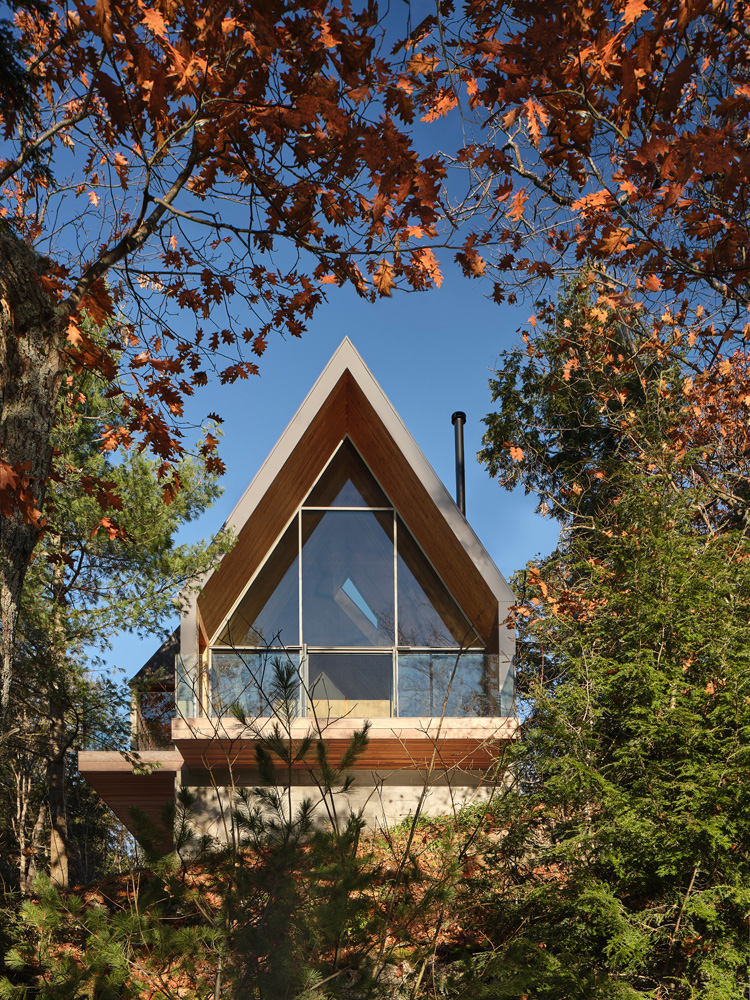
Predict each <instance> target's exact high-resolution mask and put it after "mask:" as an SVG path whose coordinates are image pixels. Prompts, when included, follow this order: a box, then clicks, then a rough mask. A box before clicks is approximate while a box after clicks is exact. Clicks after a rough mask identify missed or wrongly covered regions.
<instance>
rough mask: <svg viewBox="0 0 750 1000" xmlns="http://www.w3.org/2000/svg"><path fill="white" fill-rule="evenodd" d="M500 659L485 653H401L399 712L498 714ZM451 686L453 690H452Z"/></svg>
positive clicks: (463, 715) (455, 715)
mask: <svg viewBox="0 0 750 1000" xmlns="http://www.w3.org/2000/svg"><path fill="white" fill-rule="evenodd" d="M498 676H499V674H498V662H497V657H496V656H488V655H486V654H485V653H477V652H464V653H399V654H398V714H399V715H400V716H412V717H413V716H418V717H420V718H426V717H430V718H436V717H437V716H440V715H442V714H443V704H444V702H445V697H446V694H447V695H448V702H447V704H446V706H445V715H446V716H448V717H451V718H466V717H467V716H476V715H478V716H496V715H498V714H499V709H498ZM449 686H450V691H449Z"/></svg>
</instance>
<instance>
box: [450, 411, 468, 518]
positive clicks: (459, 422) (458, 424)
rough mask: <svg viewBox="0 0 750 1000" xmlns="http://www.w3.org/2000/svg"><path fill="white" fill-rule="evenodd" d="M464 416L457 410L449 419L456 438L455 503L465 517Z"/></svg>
mask: <svg viewBox="0 0 750 1000" xmlns="http://www.w3.org/2000/svg"><path fill="white" fill-rule="evenodd" d="M465 422H466V414H465V413H463V412H462V411H461V410H457V411H456V412H455V413H454V414H453V416H452V417H451V423H452V424H453V426H454V428H455V437H456V503H457V504H458V509H459V510H460V511H461V513H462V514H463V516H464V517H466V482H465V478H464V423H465Z"/></svg>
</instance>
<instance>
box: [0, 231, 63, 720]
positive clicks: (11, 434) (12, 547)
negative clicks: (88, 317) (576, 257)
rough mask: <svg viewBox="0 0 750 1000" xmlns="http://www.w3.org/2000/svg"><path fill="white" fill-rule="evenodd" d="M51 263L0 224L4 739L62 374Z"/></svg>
mask: <svg viewBox="0 0 750 1000" xmlns="http://www.w3.org/2000/svg"><path fill="white" fill-rule="evenodd" d="M46 265H47V262H46V261H45V260H44V258H42V257H40V256H39V254H37V253H36V252H35V251H34V250H33V249H32V248H31V247H30V246H28V245H27V244H26V243H24V242H23V240H21V239H19V237H18V236H17V235H16V234H15V233H14V232H13V231H12V229H11V228H10V226H9V225H8V224H7V223H5V222H2V221H0V461H2V462H3V463H7V465H4V466H0V473H2V474H3V480H4V481H3V482H0V492H2V494H3V500H4V510H3V514H4V516H2V517H0V559H1V560H2V565H1V567H0V573H1V575H0V610H1V611H2V670H1V673H0V726H1V729H2V733H5V734H7V732H8V730H9V729H10V728H11V724H10V720H9V719H8V705H9V700H10V686H11V680H12V677H13V650H14V646H15V635H16V624H17V621H18V610H19V606H20V602H21V589H22V587H23V581H24V577H25V575H26V568H27V566H28V564H29V560H30V558H31V554H32V552H33V551H34V546H35V545H36V542H37V539H38V537H39V529H38V526H37V524H36V523H35V520H34V515H33V510H34V507H35V508H36V509H37V510H41V509H42V507H43V504H44V495H45V489H46V484H47V479H48V476H49V473H50V469H51V467H52V444H51V441H50V431H51V429H52V424H53V421H54V417H55V405H56V402H57V394H58V391H59V388H60V381H61V378H62V374H63V369H64V354H63V350H62V346H63V343H64V338H63V334H62V323H63V318H62V315H61V313H60V312H58V311H57V310H56V309H55V305H54V302H53V301H52V299H51V298H50V296H49V295H48V294H47V292H46V291H45V289H44V287H43V285H42V282H41V281H40V278H41V276H42V275H43V274H44V271H45V269H46ZM22 491H24V492H25V495H24V496H20V494H21V492H22ZM31 498H33V504H32V503H31Z"/></svg>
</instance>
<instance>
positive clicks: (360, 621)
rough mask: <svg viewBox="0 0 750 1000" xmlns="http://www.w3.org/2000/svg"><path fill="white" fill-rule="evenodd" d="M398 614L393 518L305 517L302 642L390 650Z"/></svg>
mask: <svg viewBox="0 0 750 1000" xmlns="http://www.w3.org/2000/svg"><path fill="white" fill-rule="evenodd" d="M393 608H394V597H393V516H392V514H391V513H390V512H382V513H380V512H378V513H376V512H374V511H341V510H340V511H327V512H325V513H323V512H320V513H317V512H313V511H305V512H303V514H302V635H303V641H304V642H305V643H306V644H307V645H308V646H390V645H392V644H393Z"/></svg>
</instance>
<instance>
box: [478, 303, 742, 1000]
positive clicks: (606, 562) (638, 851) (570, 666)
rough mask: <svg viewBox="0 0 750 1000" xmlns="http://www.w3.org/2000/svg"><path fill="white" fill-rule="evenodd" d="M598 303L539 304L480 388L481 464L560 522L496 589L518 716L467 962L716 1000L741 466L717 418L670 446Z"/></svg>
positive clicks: (734, 749) (591, 985) (506, 973)
mask: <svg viewBox="0 0 750 1000" xmlns="http://www.w3.org/2000/svg"><path fill="white" fill-rule="evenodd" d="M591 311H593V313H594V314H595V315H594V317H591V316H590V315H589V313H590V312H591ZM597 312H598V309H597V307H596V306H591V305H588V306H587V307H586V308H582V304H581V299H580V296H579V297H578V298H577V299H576V300H574V308H571V305H570V302H568V303H563V304H561V305H560V306H559V307H558V308H557V309H556V310H555V311H553V312H552V316H553V318H555V319H556V320H561V321H562V322H561V323H560V327H561V329H560V328H555V327H552V329H547V328H540V329H539V330H538V331H537V332H536V334H535V335H534V336H530V338H529V343H528V345H527V353H526V357H525V362H526V367H525V368H521V367H520V365H519V364H517V366H516V369H515V371H513V370H512V369H511V368H509V367H506V368H505V370H504V371H503V372H502V373H499V377H498V379H497V380H496V381H495V383H494V392H495V394H496V398H497V400H498V401H500V402H501V403H502V404H503V409H502V411H501V414H502V416H499V417H498V419H497V420H495V419H494V417H490V418H489V421H488V427H489V432H488V442H487V444H488V446H487V450H486V453H485V457H486V458H487V459H488V460H490V461H492V462H494V463H495V467H496V468H498V469H502V468H505V469H508V468H509V467H511V463H512V462H513V461H514V459H513V457H512V454H513V453H512V450H511V451H510V452H509V451H508V444H509V442H513V444H511V445H510V447H511V449H513V448H514V447H519V448H520V447H521V444H523V445H524V446H525V447H526V448H527V449H528V454H527V452H524V454H523V455H522V456H518V455H517V456H516V467H513V475H512V477H511V478H514V479H515V480H520V481H521V482H522V483H525V484H526V485H527V486H528V487H529V488H530V489H532V490H533V491H535V492H537V495H539V497H540V500H542V501H548V502H549V509H550V512H551V513H553V514H554V515H555V516H557V517H559V519H560V520H561V522H562V524H563V526H564V527H563V536H562V538H561V543H560V545H559V547H558V549H557V551H556V552H555V553H553V554H552V555H551V556H550V557H549V558H547V559H545V560H542V561H540V562H538V563H537V564H534V565H531V566H530V567H529V568H528V569H527V571H526V572H525V573H523V574H520V575H519V579H518V581H517V583H518V585H519V606H518V607H517V609H516V620H517V623H518V626H519V629H520V634H521V639H522V644H521V648H522V651H523V663H522V672H521V678H520V680H521V685H522V687H521V693H522V695H523V697H524V699H525V703H526V718H525V720H524V724H523V730H522V738H521V740H520V742H519V743H518V744H517V746H516V748H515V749H514V751H513V752H512V755H513V756H514V764H515V767H516V768H517V780H518V783H517V788H516V790H515V793H514V794H510V795H508V796H507V797H506V798H505V799H504V800H503V808H504V810H505V820H506V823H507V836H506V839H505V841H504V842H503V846H502V851H501V854H502V880H501V882H500V884H501V886H502V889H501V891H502V898H500V899H499V900H498V901H497V904H496V908H495V910H494V916H495V919H496V921H497V926H496V927H495V928H493V935H495V936H494V937H493V943H494V944H495V945H496V947H497V951H496V953H495V955H494V956H493V958H492V960H491V961H490V962H489V965H488V967H487V969H485V972H484V975H485V976H489V977H490V980H491V982H492V984H493V989H495V993H494V994H493V995H501V996H518V995H520V994H528V995H533V996H537V997H540V998H542V997H550V998H552V997H559V996H567V995H571V994H573V993H575V995H576V996H580V997H586V998H604V997H639V996H643V997H645V996H659V997H662V998H670V1000H678V998H679V1000H682V998H688V997H697V996H701V997H711V998H715V1000H719V998H722V1000H724V998H727V1000H728V998H730V997H732V998H734V997H736V996H738V992H737V990H738V983H739V982H740V981H744V979H743V977H746V974H747V949H746V943H747V928H746V923H747V918H748V912H750V893H749V892H748V889H747V886H748V876H749V875H750V868H749V865H748V856H749V855H748V846H750V821H749V820H748V816H750V811H749V807H750V790H749V789H748V785H747V781H746V780H745V775H746V773H747V767H748V763H749V762H750V681H749V680H748V678H749V677H750V674H749V673H748V664H747V650H748V643H749V641H750V635H748V620H749V619H750V615H749V613H748V612H749V611H750V608H749V607H748V602H749V601H750V573H749V572H748V566H749V565H750V541H749V539H748V524H747V518H746V516H744V512H743V511H740V512H739V513H742V514H743V516H739V513H738V511H737V508H736V507H735V506H734V500H733V496H734V483H735V481H736V480H737V479H738V478H739V477H741V476H745V477H746V475H747V469H746V461H747V460H746V457H745V456H743V455H741V454H740V455H738V454H737V453H733V454H732V457H731V460H730V457H729V455H728V454H727V449H726V448H725V442H724V439H723V436H722V433H721V427H718V425H717V424H716V423H710V422H706V421H698V422H697V423H696V424H695V435H694V436H691V433H690V431H691V426H692V425H691V421H690V419H689V417H688V413H690V412H692V405H691V403H690V400H689V398H683V403H682V406H681V407H680V408H679V409H675V394H674V393H673V392H672V391H671V388H670V378H671V377H673V375H674V363H673V361H671V360H669V359H667V360H666V365H665V359H664V355H662V357H661V359H659V358H658V357H657V358H653V357H651V358H650V357H649V354H648V353H646V354H645V355H643V354H641V353H640V352H639V350H638V347H637V345H636V346H635V349H634V350H633V351H632V353H628V352H624V351H622V352H620V351H618V350H617V349H615V350H613V349H612V342H613V339H614V340H615V342H616V343H617V341H618V338H617V328H616V327H613V326H609V327H608V328H607V332H606V334H605V333H603V332H602V331H596V322H597V317H596V314H597ZM565 319H567V320H568V323H569V325H568V326H565V325H564V322H565ZM632 346H633V345H631V347H632ZM621 354H622V356H620V355H621ZM571 358H574V359H577V361H578V363H577V364H576V365H573V364H570V360H571ZM649 361H650V364H649ZM566 368H567V372H568V375H569V377H568V378H566V377H565V374H564V372H565V370H566ZM677 374H678V375H679V371H678V372H677ZM516 379H518V381H516ZM680 384H681V379H680ZM519 391H521V392H522V393H524V394H525V396H524V399H525V409H523V410H522V411H521V412H520V413H519V414H518V417H517V418H516V421H515V426H513V423H514V421H513V417H512V415H511V414H512V406H513V404H514V401H515V400H517V398H518V395H519ZM623 397H624V398H623ZM709 428H710V429H711V430H712V435H711V436H709V435H708V433H707V429H709ZM675 429H676V431H677V432H679V433H680V434H681V435H682V437H681V447H680V448H679V449H675V448H671V447H669V435H670V433H671V432H672V431H673V430H675ZM498 430H501V433H502V434H503V435H504V434H506V433H507V434H508V438H509V440H503V439H502V438H498V437H496V436H495V435H496V432H497V431H498ZM561 441H563V442H568V443H570V442H573V446H572V448H571V449H570V450H569V451H568V452H565V451H564V449H562V448H560V447H559V443H560V442H561ZM515 442H520V444H516V443H515ZM496 449H497V451H496ZM599 477H601V478H599ZM727 498H729V502H728V503H727ZM498 990H499V992H497V991H498Z"/></svg>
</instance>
